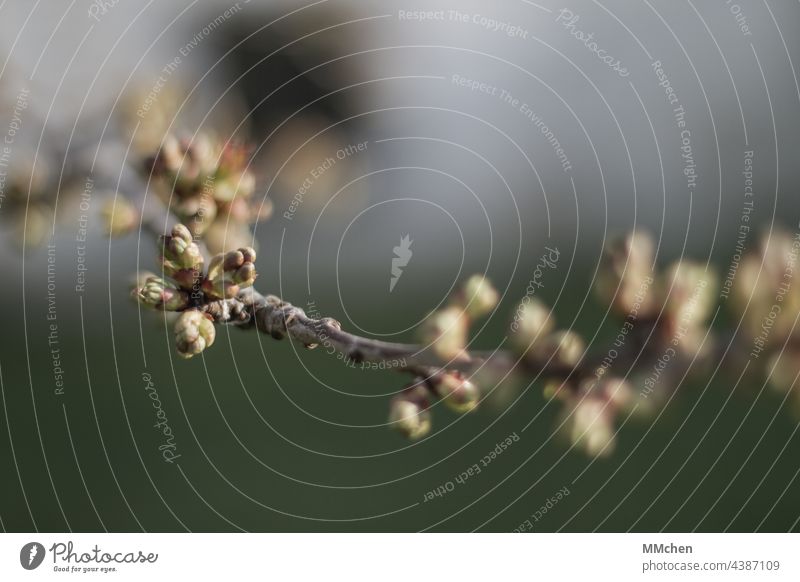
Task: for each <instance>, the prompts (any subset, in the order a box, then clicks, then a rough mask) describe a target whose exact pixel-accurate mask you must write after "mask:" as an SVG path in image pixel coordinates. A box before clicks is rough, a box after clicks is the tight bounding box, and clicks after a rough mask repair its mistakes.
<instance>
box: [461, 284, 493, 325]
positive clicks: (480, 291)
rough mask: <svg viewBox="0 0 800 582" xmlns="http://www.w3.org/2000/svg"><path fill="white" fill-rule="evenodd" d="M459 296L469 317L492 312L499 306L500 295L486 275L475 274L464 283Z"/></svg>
mask: <svg viewBox="0 0 800 582" xmlns="http://www.w3.org/2000/svg"><path fill="white" fill-rule="evenodd" d="M457 298H458V301H459V304H460V305H461V306H462V307H463V308H464V310H465V311H466V313H467V315H468V316H469V317H473V318H478V317H483V316H484V315H488V314H490V313H491V312H492V310H493V309H494V308H495V307H497V303H498V301H499V300H500V295H499V294H498V293H497V290H496V289H495V288H494V287H493V286H492V283H491V282H490V281H489V280H488V279H487V278H486V277H484V276H483V275H473V276H472V277H470V278H469V279H467V282H466V283H464V287H463V288H462V290H461V292H460V293H459V294H458V296H457Z"/></svg>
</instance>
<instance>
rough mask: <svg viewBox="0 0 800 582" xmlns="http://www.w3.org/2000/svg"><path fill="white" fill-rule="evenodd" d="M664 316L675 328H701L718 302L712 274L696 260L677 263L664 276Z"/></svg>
mask: <svg viewBox="0 0 800 582" xmlns="http://www.w3.org/2000/svg"><path fill="white" fill-rule="evenodd" d="M663 286H664V293H665V294H667V293H668V294H669V295H667V296H666V297H665V304H664V314H665V317H667V318H669V320H670V322H671V323H672V327H673V328H675V329H679V328H680V329H696V328H699V327H701V326H702V325H703V324H704V323H705V321H706V320H707V319H708V316H709V315H710V314H711V311H712V310H713V309H714V305H715V303H716V294H717V288H716V284H715V283H714V273H713V271H710V270H707V269H706V267H705V266H703V265H702V264H700V263H695V262H693V261H687V260H683V261H679V262H677V263H674V264H673V265H672V266H671V267H670V268H669V269H668V270H667V271H666V273H665V277H664V282H663Z"/></svg>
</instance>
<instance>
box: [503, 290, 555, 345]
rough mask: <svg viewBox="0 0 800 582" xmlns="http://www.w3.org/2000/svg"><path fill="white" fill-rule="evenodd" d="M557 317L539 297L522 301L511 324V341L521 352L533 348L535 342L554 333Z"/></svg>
mask: <svg viewBox="0 0 800 582" xmlns="http://www.w3.org/2000/svg"><path fill="white" fill-rule="evenodd" d="M554 326H555V317H554V316H553V315H552V314H551V312H550V309H548V307H547V306H546V305H545V304H544V303H543V302H542V301H540V300H539V299H538V298H537V297H527V298H525V299H523V300H522V302H521V303H520V304H519V307H517V312H516V313H515V314H514V320H513V321H512V322H511V341H512V343H513V344H514V346H515V347H516V348H517V349H518V350H520V351H521V352H523V353H524V352H527V351H528V350H529V349H532V348H533V345H534V343H535V342H537V341H540V340H541V339H543V338H544V337H545V336H546V335H547V334H549V333H550V332H551V331H553V327H554Z"/></svg>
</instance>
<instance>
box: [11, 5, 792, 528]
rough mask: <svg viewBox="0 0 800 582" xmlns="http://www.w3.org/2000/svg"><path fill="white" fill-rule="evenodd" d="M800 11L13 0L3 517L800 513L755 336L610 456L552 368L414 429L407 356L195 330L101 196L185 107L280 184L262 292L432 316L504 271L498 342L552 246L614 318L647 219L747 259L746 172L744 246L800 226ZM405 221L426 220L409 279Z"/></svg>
mask: <svg viewBox="0 0 800 582" xmlns="http://www.w3.org/2000/svg"><path fill="white" fill-rule="evenodd" d="M799 15H800V6H798V5H797V4H792V3H778V2H764V3H763V4H756V3H745V2H742V3H741V4H734V3H732V2H725V1H719V2H697V1H695V2H692V1H687V2H672V1H667V0H652V1H649V2H642V3H635V4H632V3H629V2H624V1H623V0H609V1H608V2H602V3H600V2H590V1H583V0H576V1H573V2H571V3H570V4H569V5H568V6H566V7H565V6H561V5H556V4H553V3H552V2H548V1H547V0H543V1H542V2H540V3H534V2H529V1H527V0H510V1H507V2H500V3H489V2H477V1H471V0H469V1H463V0H462V1H459V2H455V1H449V2H446V1H432V0H426V1H424V2H423V1H416V2H411V1H406V0H399V1H395V0H389V1H385V2H380V3H375V2H366V1H363V2H357V1H347V0H321V1H317V2H309V3H301V2H294V1H284V0H275V1H269V2H268V1H258V0H253V1H251V2H246V1H245V0H240V1H239V2H226V1H217V0H214V1H204V2H198V1H197V0H195V1H193V2H189V1H184V0H178V1H173V2H161V3H156V2H153V1H150V2H147V3H144V2H136V3H134V2H129V1H127V0H106V1H102V0H95V1H94V2H88V1H85V0H78V1H73V2H70V3H63V2H56V1H55V0H39V1H37V2H35V3H32V2H24V1H15V0H11V1H9V2H5V3H3V4H2V6H0V16H1V17H0V31H1V32H2V34H0V51H1V52H0V60H2V66H0V102H1V103H2V112H3V116H2V118H0V134H2V135H3V139H4V143H3V144H0V156H1V157H0V170H1V171H2V175H1V176H0V178H2V182H1V183H0V229H2V237H3V238H2V243H3V244H2V245H1V246H0V264H2V272H3V284H2V286H0V289H1V290H2V291H0V293H1V296H2V299H3V300H2V303H0V310H1V311H0V313H2V328H3V341H2V350H0V391H1V392H2V409H3V414H2V415H0V475H1V476H2V477H1V478H0V483H2V491H3V495H0V521H1V523H0V525H2V527H3V528H4V529H5V530H8V531H29V530H39V531H69V530H72V531H97V530H108V531H142V530H144V531H184V530H193V531H228V530H239V529H242V530H247V531H343V530H344V531H416V530H435V531H472V530H483V531H511V530H514V529H516V528H519V527H520V525H521V524H523V523H524V522H525V521H526V520H529V521H530V522H534V523H533V529H534V530H535V531H556V530H562V531H593V530H601V531H626V530H629V529H633V530H637V531H653V530H661V529H665V530H668V531H687V530H693V529H697V530H700V531H722V530H731V531H754V530H759V531H761V530H765V531H786V530H789V529H795V530H796V529H797V528H798V525H797V520H798V517H800V495H798V494H799V493H800V483H798V481H797V475H798V472H800V462H799V461H798V459H800V455H798V453H799V452H800V444H799V443H798V437H797V435H796V429H797V416H796V415H795V414H794V413H793V411H792V410H791V408H792V405H791V401H790V400H787V398H786V397H785V396H786V395H785V394H783V393H779V392H776V391H773V390H770V388H769V387H766V386H765V385H764V383H763V382H760V381H759V382H756V381H749V380H748V381H746V382H743V383H741V382H740V383H737V378H738V376H739V373H740V371H741V370H740V368H738V367H736V365H735V364H736V363H735V362H732V361H723V362H722V363H720V366H718V367H717V368H716V371H715V372H714V373H713V374H709V376H708V378H705V379H704V380H703V381H701V382H699V383H692V382H688V381H687V382H683V383H681V384H680V385H679V386H678V387H677V389H676V391H675V397H674V398H673V399H671V400H669V402H668V403H666V404H665V405H664V407H663V409H661V410H660V411H659V413H658V414H657V415H655V416H654V417H652V418H650V419H648V420H646V421H644V422H631V423H629V424H626V426H624V427H623V429H622V430H621V431H620V434H619V437H618V445H617V450H616V451H615V453H614V454H613V455H612V456H610V457H609V458H603V459H596V460H593V459H591V458H589V457H587V456H585V455H583V454H581V453H580V452H578V451H574V450H571V449H570V447H569V446H568V444H565V443H563V442H561V441H560V440H559V439H558V437H557V435H556V434H555V432H554V425H555V423H556V419H557V416H558V410H557V409H556V408H555V407H554V406H553V405H552V404H550V403H548V401H547V400H546V399H545V398H543V397H542V391H541V387H540V386H537V385H531V386H522V387H520V389H519V390H518V391H516V392H513V394H511V395H508V394H507V395H505V396H504V397H498V398H492V399H491V401H490V402H487V403H486V405H485V406H483V407H481V409H480V410H478V411H477V412H476V413H474V414H470V415H465V416H456V415H452V414H450V413H449V412H447V411H445V410H437V413H436V419H435V428H434V433H433V434H432V435H431V436H430V437H428V438H426V439H424V440H422V441H419V442H415V443H409V442H406V441H405V440H403V439H402V438H401V437H400V436H399V435H397V434H395V433H394V432H392V431H390V430H389V429H388V428H387V426H386V416H387V407H388V401H389V398H390V396H391V395H392V394H394V393H395V392H396V391H398V390H399V389H400V388H401V387H402V385H403V381H404V379H403V378H402V377H401V376H400V375H399V374H392V373H391V372H386V371H374V370H361V369H354V368H349V367H347V366H345V365H343V363H342V362H341V361H338V360H336V359H335V358H330V357H326V355H325V354H324V353H323V352H322V351H320V350H318V351H316V352H314V351H312V352H306V351H305V350H301V349H298V346H295V345H291V344H289V343H288V342H281V343H278V342H275V341H273V340H271V339H270V338H267V337H264V336H259V335H258V334H256V333H253V332H241V331H238V330H235V329H232V330H228V329H221V330H220V331H219V333H218V338H217V344H215V346H214V348H213V349H211V350H209V351H208V352H206V353H204V355H203V357H202V359H201V358H196V359H194V360H192V361H188V362H187V361H182V360H180V359H178V358H176V356H175V354H174V351H173V349H172V332H171V331H170V329H169V326H168V325H167V322H166V321H165V319H164V318H163V317H161V316H158V315H153V314H151V313H144V312H142V311H141V310H140V309H139V308H137V306H136V304H135V303H133V302H132V301H131V300H130V297H129V291H130V288H131V286H132V281H133V280H134V276H135V273H136V272H137V271H140V270H148V269H149V270H152V269H155V265H156V263H155V253H156V247H155V241H154V240H153V238H152V236H150V235H149V234H148V233H146V232H142V233H138V232H135V233H133V234H131V235H129V236H127V237H124V238H119V239H113V240H109V239H108V237H107V236H105V234H104V232H103V225H102V217H101V215H100V210H101V208H102V206H103V204H104V202H105V201H107V200H109V199H112V200H113V199H114V196H115V195H125V196H127V197H129V198H130V199H132V200H141V199H142V198H143V197H144V196H145V193H146V192H147V191H148V184H147V179H146V177H147V176H146V173H144V174H143V172H142V170H143V168H144V164H145V160H146V159H147V158H148V156H151V155H153V154H154V153H155V152H156V151H157V150H158V148H159V146H160V144H161V141H162V139H163V138H164V136H165V135H166V134H167V133H175V134H177V135H181V136H189V137H191V136H194V135H196V134H197V132H201V131H202V132H211V133H213V134H214V135H217V136H220V137H222V138H223V139H228V138H229V137H233V138H235V139H238V140H243V141H246V142H248V143H249V144H251V145H252V153H251V166H250V169H251V170H252V171H253V172H254V173H255V175H256V178H257V188H256V194H255V197H256V199H257V200H259V201H262V202H264V203H265V204H271V205H272V208H273V215H272V218H271V219H270V220H268V221H266V222H261V223H258V224H257V226H256V227H255V229H254V232H253V233H252V235H251V236H252V237H253V242H254V243H255V244H257V245H258V247H259V253H260V256H259V262H258V266H259V273H260V278H259V281H258V285H257V286H258V288H259V289H260V290H261V291H262V292H272V293H276V294H279V295H281V296H282V297H284V298H285V299H287V300H289V301H292V302H293V303H294V304H296V305H299V306H302V307H308V306H314V307H315V308H316V309H317V310H318V311H319V312H321V313H323V314H325V315H329V316H331V317H334V318H336V319H338V320H340V321H341V322H342V323H343V326H344V328H345V329H348V330H351V331H354V332H357V333H361V334H364V335H369V336H374V337H380V338H382V339H388V340H391V341H412V340H413V337H414V332H415V328H416V327H417V325H418V324H419V323H420V321H422V320H423V319H424V317H425V316H426V314H427V313H429V312H430V310H431V309H433V308H435V307H436V306H437V305H438V304H440V302H441V301H443V299H444V298H445V297H446V296H447V295H448V294H449V293H450V291H451V290H452V289H453V287H454V285H456V284H457V282H459V281H462V280H463V279H465V278H466V277H467V276H468V275H469V274H472V273H475V272H479V273H486V274H487V275H489V276H490V277H491V278H492V280H493V281H494V282H495V284H496V285H497V286H498V288H499V290H500V291H501V294H502V295H503V300H502V302H501V305H500V307H499V308H498V309H497V310H496V312H495V313H494V314H493V315H492V316H491V317H490V318H489V319H488V321H487V322H486V325H485V326H481V327H480V330H479V333H478V334H477V335H476V337H475V340H474V341H475V345H476V346H479V347H481V348H484V349H493V348H495V347H497V346H499V345H501V344H502V343H503V341H504V338H505V334H506V333H507V328H508V322H509V320H510V318H511V317H512V315H513V311H514V309H515V307H516V305H517V302H518V301H519V299H520V298H521V297H522V296H523V295H524V294H525V292H526V287H527V285H528V282H529V281H530V279H531V277H532V276H533V273H534V270H535V268H536V265H537V263H538V261H539V260H540V257H541V256H542V254H543V253H544V252H546V251H545V249H546V248H555V249H558V250H559V252H560V256H561V260H560V261H559V263H558V265H557V267H556V268H553V269H551V270H548V271H547V272H546V273H545V274H544V279H543V287H542V288H541V289H540V290H539V291H537V293H539V294H540V296H541V297H542V298H544V299H545V300H546V301H547V302H548V303H550V304H551V305H553V308H554V312H555V314H556V316H557V317H558V319H559V321H560V323H561V325H562V326H565V327H573V328H574V329H576V330H577V331H580V332H581V333H582V334H584V335H585V337H586V338H587V341H588V342H589V343H590V349H592V346H595V345H596V346H598V349H599V350H601V351H602V350H604V349H605V348H606V346H607V345H608V344H609V341H610V340H611V339H613V337H614V336H615V335H616V333H617V331H618V328H619V323H618V322H615V321H613V320H610V319H609V318H607V317H606V306H604V305H600V304H599V303H598V302H597V301H596V300H595V299H594V297H593V295H592V293H591V287H592V281H593V279H594V278H595V276H596V274H597V267H598V260H599V257H600V251H601V249H602V247H603V245H604V243H605V242H606V240H607V239H608V238H609V237H610V236H612V235H615V234H619V233H624V232H627V231H629V230H631V229H632V228H634V227H636V228H641V229H643V230H647V231H649V232H651V233H652V234H653V235H654V237H655V238H656V240H657V242H658V257H659V262H662V261H663V262H664V263H667V262H669V261H671V260H674V259H677V258H681V257H685V256H690V257H693V258H695V259H697V260H699V261H701V262H703V263H711V264H713V265H714V266H715V268H716V269H717V270H718V271H719V272H720V273H725V272H726V271H727V269H728V266H729V264H730V263H731V260H732V257H734V255H735V254H736V252H737V249H736V245H737V241H738V238H737V237H738V235H739V233H740V226H741V224H742V215H743V207H744V204H745V201H746V200H750V199H751V198H746V197H745V185H746V184H745V181H746V180H752V184H753V191H754V196H753V197H752V200H753V201H754V205H753V210H752V219H751V221H750V222H749V224H750V226H752V228H753V231H752V233H751V234H750V235H749V238H748V239H747V241H746V245H745V246H746V247H747V248H753V247H755V246H756V244H757V240H758V232H759V231H762V230H763V231H769V230H770V229H772V228H775V227H778V226H781V227H784V228H787V229H789V230H790V231H792V232H796V231H797V229H798V221H799V220H800V204H798V201H797V197H796V192H797V188H798V179H800V170H799V169H798V164H797V159H798V155H799V154H800V115H798V112H799V111H800V89H799V88H798V80H797V72H796V70H795V66H796V65H798V64H799V63H800V35H798V24H799V23H800V19H798V16H799ZM576 17H577V18H576ZM687 146H688V148H687ZM3 148H4V149H3ZM682 148H683V149H682ZM749 152H752V156H751V157H752V168H750V167H746V162H745V158H746V157H748V156H750V153H749ZM745 170H747V171H748V172H752V174H751V175H745V174H743V172H744V171H745ZM406 235H408V236H409V237H410V238H411V239H412V240H413V246H412V249H413V251H414V254H413V257H412V260H411V261H410V263H409V265H408V267H406V269H405V270H404V273H403V276H402V278H401V280H400V281H399V282H398V284H397V285H396V287H395V288H394V289H392V290H391V291H390V288H389V280H390V270H391V260H392V257H393V256H394V255H393V248H394V247H395V246H397V245H398V244H399V241H400V240H401V239H402V237H404V236H406ZM723 323H725V322H723ZM709 378H710V380H709ZM148 387H149V389H148ZM153 387H154V388H155V391H156V392H157V396H158V402H159V403H160V406H161V408H160V410H161V411H163V412H161V413H159V414H160V415H161V416H158V417H157V411H156V410H155V409H154V406H153V399H152V396H151V395H152V393H153V391H152V389H153ZM159 422H162V423H163V422H167V423H168V425H169V427H170V430H171V432H172V434H173V436H174V438H173V439H172V441H171V443H172V444H171V445H170V447H168V448H169V449H170V450H171V451H172V454H174V455H176V456H175V457H173V458H172V459H171V460H170V461H166V460H165V455H164V450H165V449H164V448H161V449H160V448H159V447H163V445H164V438H163V434H162V432H161V429H162V428H163V424H162V426H161V427H160V428H158V427H156V426H154V425H157V424H158V423H159ZM510 435H516V436H518V437H519V439H518V440H514V444H513V445H512V446H510V447H508V449H506V450H505V451H504V452H503V453H502V455H498V456H497V457H496V459H494V460H492V461H491V462H490V463H489V464H487V465H486V466H483V465H481V466H482V467H483V470H482V471H481V472H480V473H479V474H477V475H475V476H473V477H470V478H469V479H468V480H466V481H465V482H464V483H463V484H459V483H456V482H455V481H454V480H455V478H456V477H457V476H459V475H460V474H461V473H463V472H464V471H466V470H468V469H469V468H470V467H472V466H473V465H474V464H476V463H477V464H479V465H480V463H481V459H483V458H484V457H485V455H487V454H489V453H490V452H491V451H492V450H493V449H495V447H496V445H497V443H499V442H501V441H503V440H504V439H506V438H507V437H509V436H510ZM447 483H455V485H454V486H453V488H452V490H451V491H447V492H446V494H444V495H441V496H435V497H434V499H433V500H429V501H425V499H426V493H428V492H430V491H434V490H437V488H439V487H442V486H445V485H446V484H447ZM448 488H449V487H448ZM565 488H566V490H567V491H568V492H569V493H568V495H564V496H563V498H559V500H558V501H557V503H555V504H554V503H553V502H552V501H551V499H552V498H553V497H554V496H556V494H557V492H559V491H563V490H564V489H565ZM547 504H549V505H550V507H547ZM542 506H545V507H547V511H545V512H544V513H541V512H540V513H539V515H538V518H537V519H536V520H534V519H533V518H532V515H534V514H535V513H536V512H539V511H540V509H541V508H542Z"/></svg>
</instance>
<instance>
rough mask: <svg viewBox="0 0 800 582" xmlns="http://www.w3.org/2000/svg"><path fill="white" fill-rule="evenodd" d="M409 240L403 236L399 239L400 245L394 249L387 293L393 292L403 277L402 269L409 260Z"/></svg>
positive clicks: (411, 241) (407, 236)
mask: <svg viewBox="0 0 800 582" xmlns="http://www.w3.org/2000/svg"><path fill="white" fill-rule="evenodd" d="M413 242H414V241H413V240H411V238H410V235H405V236H403V238H401V239H400V244H399V245H398V246H396V247H394V249H393V250H394V255H395V256H394V258H393V259H392V278H391V279H390V280H389V293H391V292H392V291H394V286H395V285H397V282H398V281H399V280H400V277H401V276H402V275H403V267H406V266H408V262H409V261H410V260H411V255H412V254H413V253H412V252H411V243H413Z"/></svg>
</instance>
